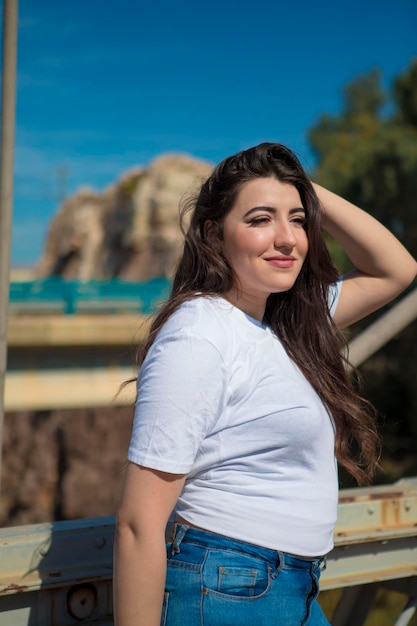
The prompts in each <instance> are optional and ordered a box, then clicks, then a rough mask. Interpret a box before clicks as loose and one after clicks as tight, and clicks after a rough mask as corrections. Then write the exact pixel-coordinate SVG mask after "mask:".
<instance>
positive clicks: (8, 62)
mask: <svg viewBox="0 0 417 626" xmlns="http://www.w3.org/2000/svg"><path fill="white" fill-rule="evenodd" d="M17 6H18V0H4V4H3V78H2V116H1V165H0V480H1V461H2V449H3V421H4V382H5V378H6V367H7V316H8V308H9V282H10V248H11V234H12V214H13V165H14V130H15V115H16V64H17V61H16V59H17Z"/></svg>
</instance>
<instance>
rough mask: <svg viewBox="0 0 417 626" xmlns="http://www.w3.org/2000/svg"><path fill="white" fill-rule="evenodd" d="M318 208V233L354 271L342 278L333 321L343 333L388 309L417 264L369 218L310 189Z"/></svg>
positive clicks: (319, 190)
mask: <svg viewBox="0 0 417 626" xmlns="http://www.w3.org/2000/svg"><path fill="white" fill-rule="evenodd" d="M313 187H314V189H315V191H316V193H317V196H318V198H319V200H320V203H321V205H322V211H323V228H324V229H325V230H326V231H327V232H328V233H329V234H330V235H332V237H334V238H335V239H336V241H338V242H339V244H340V245H341V246H342V248H343V249H344V251H345V252H346V254H347V255H348V257H349V259H350V260H351V261H352V263H353V265H354V267H355V269H354V270H352V271H351V272H349V274H347V275H346V277H345V279H344V282H343V286H342V290H341V294H340V298H339V302H338V305H337V309H336V312H335V314H334V321H335V322H336V324H337V325H338V326H339V327H341V328H344V327H346V326H349V325H350V324H352V323H354V322H356V321H358V320H360V319H362V318H363V317H365V316H366V315H369V313H372V312H373V311H376V310H377V309H379V308H380V307H382V306H383V305H384V304H387V303H388V302H390V301H391V300H393V299H394V298H395V297H396V296H398V295H399V294H400V293H401V292H402V291H403V290H404V289H406V288H407V287H408V286H409V285H410V284H411V283H412V281H413V280H414V278H415V276H416V273H417V263H416V261H415V259H413V257H412V256H411V255H410V254H409V252H407V250H406V249H405V248H404V246H403V245H402V244H401V243H400V242H399V241H398V239H396V237H394V235H393V234H392V233H391V232H390V231H389V230H387V229H386V228H385V227H384V226H382V224H381V223H380V222H378V221H377V220H376V219H375V218H373V217H372V216H371V215H369V214H368V213H366V212H365V211H362V210H361V209H359V208H358V207H357V206H355V205H354V204H352V203H350V202H348V201H347V200H344V199H343V198H341V197H340V196H338V195H337V194H335V193H332V192H331V191H329V190H327V189H325V188H324V187H321V186H320V185H317V184H316V183H313Z"/></svg>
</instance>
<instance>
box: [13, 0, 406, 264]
mask: <svg viewBox="0 0 417 626" xmlns="http://www.w3.org/2000/svg"><path fill="white" fill-rule="evenodd" d="M18 37H19V42H18V43H19V52H18V90H17V114H16V115H17V117H16V150H15V198H14V218H13V222H14V230H13V242H12V264H13V265H14V266H17V265H31V264H34V263H35V262H36V260H37V259H38V258H39V256H40V254H41V250H42V246H43V243H44V240H45V236H46V232H47V227H48V224H49V222H50V220H51V218H52V216H53V214H54V213H55V212H56V210H57V208H58V199H59V197H60V195H61V194H62V193H63V192H64V191H66V192H67V193H73V192H74V191H75V190H76V189H77V188H78V187H80V186H81V185H88V186H92V187H94V188H96V189H99V190H100V189H103V188H104V187H106V186H107V185H108V184H109V183H111V182H112V181H113V180H115V179H116V178H117V177H118V176H119V175H120V174H121V173H122V172H123V171H124V170H125V169H127V168H130V167H132V166H134V165H144V164H147V163H149V162H150V161H151V160H152V159H153V158H155V157H156V156H157V155H159V154H161V153H164V152H167V151H170V152H173V151H179V152H185V153H188V154H192V155H194V156H196V157H199V158H202V159H206V160H209V161H211V162H216V161H219V160H220V159H221V158H223V157H224V156H226V155H228V154H231V153H233V152H235V151H237V150H239V149H242V148H245V147H249V146H251V145H254V144H255V143H258V142H259V141H263V140H269V141H271V140H272V141H280V142H283V143H286V144H287V145H289V146H290V147H291V148H293V149H294V150H296V151H297V152H298V154H299V155H300V157H301V159H302V160H303V162H304V164H305V165H306V166H307V167H309V166H310V167H311V166H312V165H313V158H312V154H311V152H310V151H309V147H308V142H307V132H308V129H309V128H310V127H311V126H312V125H313V124H314V123H315V122H316V121H317V119H318V117H319V116H320V115H321V114H322V113H325V112H327V113H334V114H335V113H337V112H339V111H340V109H341V107H342V90H343V87H344V86H345V85H346V83H347V82H349V81H351V80H352V79H353V78H355V77H356V76H357V75H358V74H361V73H365V72H367V71H369V70H370V69H372V68H374V67H379V68H380V69H381V71H382V73H383V77H384V84H385V86H387V87H388V86H389V85H390V84H391V82H392V79H393V78H394V77H395V76H396V75H397V74H398V73H400V72H402V71H404V70H405V69H406V68H407V67H408V65H409V63H410V61H411V59H412V57H413V56H416V55H417V2H416V0H338V1H335V0H324V1H322V2H320V0H317V1H316V2H312V1H311V0H306V1H303V0H300V1H298V2H291V1H289V0H287V1H286V2H281V1H279V0H257V1H256V0H250V1H249V0H211V1H210V2H207V1H205V0H200V1H199V0H193V1H191V0H184V1H181V0H176V1H175V2H174V1H173V0H169V1H168V0H154V1H152V2H149V3H145V2H142V1H140V0H114V1H110V0H19V35H18Z"/></svg>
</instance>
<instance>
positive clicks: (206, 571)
mask: <svg viewBox="0 0 417 626" xmlns="http://www.w3.org/2000/svg"><path fill="white" fill-rule="evenodd" d="M270 579H271V572H270V567H269V566H268V564H267V563H266V562H265V561H263V560H262V559H257V558H255V557H251V556H247V555H245V554H242V553H237V552H233V551H227V550H210V551H209V553H208V555H207V558H206V561H205V563H204V567H203V586H204V588H205V593H214V594H216V595H222V596H228V597H230V598H236V599H247V600H250V599H253V598H257V597H259V596H261V595H263V594H265V593H266V592H267V591H268V589H269V586H270Z"/></svg>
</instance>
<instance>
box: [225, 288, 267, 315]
mask: <svg viewBox="0 0 417 626" xmlns="http://www.w3.org/2000/svg"><path fill="white" fill-rule="evenodd" d="M222 295H223V298H224V299H225V300H227V301H228V302H230V304H233V306H236V307H237V308H238V309H240V310H241V311H243V312H244V313H246V315H250V317H253V318H254V319H256V320H258V321H259V322H262V321H263V319H264V315H265V306H266V298H265V297H264V296H260V297H259V296H254V295H252V294H248V293H245V292H243V291H239V290H238V289H236V288H235V287H234V288H233V289H231V290H230V291H227V292H226V293H224V294H222Z"/></svg>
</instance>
